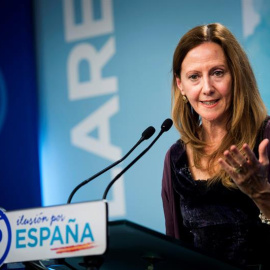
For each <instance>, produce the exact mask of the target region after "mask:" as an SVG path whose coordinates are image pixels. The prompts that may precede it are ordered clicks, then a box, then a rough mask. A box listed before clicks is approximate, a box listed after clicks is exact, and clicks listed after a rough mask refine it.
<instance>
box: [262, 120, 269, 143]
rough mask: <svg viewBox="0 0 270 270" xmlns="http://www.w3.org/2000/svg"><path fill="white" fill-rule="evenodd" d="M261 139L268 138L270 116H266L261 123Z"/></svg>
mask: <svg viewBox="0 0 270 270" xmlns="http://www.w3.org/2000/svg"><path fill="white" fill-rule="evenodd" d="M263 133H264V134H263V138H270V116H269V115H268V116H267V117H266V119H265V121H264V123H263Z"/></svg>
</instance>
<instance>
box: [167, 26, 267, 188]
mask: <svg viewBox="0 0 270 270" xmlns="http://www.w3.org/2000/svg"><path fill="white" fill-rule="evenodd" d="M205 42H214V43H217V44H218V45H220V46H221V48H222V49H223V51H224V54H225V57H226V60H227V63H228V67H229V69H230V73H231V76H232V102H231V105H230V108H229V114H230V115H229V117H228V119H229V120H228V123H227V134H226V136H225V137H224V138H223V140H222V142H221V143H220V146H219V148H218V149H217V150H215V151H214V152H213V153H212V154H210V155H208V158H209V162H208V167H207V168H205V169H208V171H209V172H210V174H211V176H212V178H211V179H209V181H208V183H209V184H211V183H214V182H216V181H217V180H218V179H221V181H222V183H223V184H224V185H225V186H227V187H233V186H234V184H233V183H232V182H231V181H230V178H229V176H228V175H227V174H226V173H225V171H223V170H220V171H215V169H213V168H214V164H215V162H216V161H217V158H219V157H221V156H222V154H223V152H224V151H225V150H226V149H228V148H229V147H230V146H231V145H232V144H234V145H236V146H237V147H238V148H239V149H240V148H241V147H242V145H243V144H244V143H247V144H249V146H250V147H251V148H252V149H253V148H254V146H255V143H256V137H257V134H258V131H259V129H260V127H261V125H262V123H263V121H264V119H265V118H266V115H267V110H266V107H265V105H264V103H263V101H262V99H261V96H260V93H259V91H258V87H257V83H256V79H255V76H254V73H253V71H252V68H251V66H250V63H249V60H248V58H247V55H246V53H245V52H244V50H243V49H242V47H241V45H240V44H239V43H238V41H237V40H236V38H235V37H234V36H233V34H232V33H231V32H230V31H229V30H228V29H227V28H226V27H225V26H223V25H222V24H219V23H213V24H208V25H201V26H197V27H195V28H193V29H191V30H190V31H188V32H187V33H186V34H185V35H184V36H183V37H182V38H181V40H180V41H179V43H178V45H177V47H176V49H175V52H174V56H173V82H172V107H173V108H172V118H173V121H174V125H175V127H176V128H177V129H178V131H179V132H180V135H181V139H182V141H183V142H184V143H185V144H190V146H191V148H192V150H193V156H194V164H195V166H196V167H197V168H201V163H200V160H201V157H202V156H206V154H205V152H204V148H205V146H206V143H205V142H203V141H202V140H200V138H199V130H200V126H201V119H200V116H199V115H198V114H197V113H196V112H195V111H194V110H193V108H192V107H191V106H190V104H189V103H184V101H183V99H182V95H181V93H180V90H179V89H178V87H177V84H176V77H180V73H181V66H182V62H183V60H184V58H185V56H186V55H187V53H188V52H189V51H190V50H191V49H193V48H195V47H197V46H198V45H200V44H202V43H205Z"/></svg>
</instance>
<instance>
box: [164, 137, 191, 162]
mask: <svg viewBox="0 0 270 270" xmlns="http://www.w3.org/2000/svg"><path fill="white" fill-rule="evenodd" d="M185 150H186V148H185V144H184V142H183V141H182V140H181V139H180V140H177V141H176V142H175V143H174V144H173V145H172V146H171V147H170V148H169V150H168V151H167V154H166V156H167V157H169V158H170V160H171V162H173V163H177V161H178V160H179V159H180V157H181V156H182V154H183V153H184V152H185Z"/></svg>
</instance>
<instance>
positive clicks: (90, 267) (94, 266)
mask: <svg viewBox="0 0 270 270" xmlns="http://www.w3.org/2000/svg"><path fill="white" fill-rule="evenodd" d="M154 133H155V128H154V127H152V126H149V127H148V128H147V129H145V130H144V132H143V133H142V136H141V138H140V139H139V141H138V142H137V143H136V144H135V145H134V146H133V147H132V148H131V150H130V151H129V152H128V153H127V154H126V155H125V156H124V157H122V158H121V159H119V160H118V161H116V162H114V163H113V164H111V165H109V166H108V167H106V168H105V169H103V170H101V171H100V172H98V173H96V174H95V175H93V176H92V177H90V178H88V179H86V180H84V181H83V182H81V183H80V184H79V185H77V186H76V187H75V188H74V189H73V191H72V192H71V194H70V195H69V198H68V201H67V203H68V204H69V203H71V200H72V198H73V196H74V194H75V193H76V192H77V191H78V190H79V189H80V188H81V187H82V186H84V185H86V184H87V183H89V182H90V181H92V180H94V179H95V178H96V177H98V176H99V175H101V174H103V173H105V172H106V171H108V170H109V169H111V168H112V167H114V166H116V165H117V164H119V163H120V162H122V161H123V160H124V159H126V158H127V157H128V156H129V155H130V154H131V152H133V150H134V149H135V148H136V147H137V146H138V145H139V144H140V143H141V142H143V141H144V140H148V139H149V138H150V137H151V136H152V135H153V134H154ZM103 261H104V256H103V255H95V256H85V257H83V263H80V265H81V266H84V267H85V268H86V269H87V270H98V269H99V268H100V266H101V265H102V263H103ZM58 263H60V264H62V265H66V266H68V267H69V268H70V269H72V270H76V269H75V268H74V267H73V266H72V265H70V264H69V263H67V262H66V260H65V259H60V260H58Z"/></svg>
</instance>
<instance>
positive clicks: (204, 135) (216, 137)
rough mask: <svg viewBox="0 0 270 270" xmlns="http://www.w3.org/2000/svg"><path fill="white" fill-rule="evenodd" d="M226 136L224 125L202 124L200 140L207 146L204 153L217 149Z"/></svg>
mask: <svg viewBox="0 0 270 270" xmlns="http://www.w3.org/2000/svg"><path fill="white" fill-rule="evenodd" d="M226 134H227V130H226V126H225V125H224V124H213V123H211V122H206V123H202V128H201V132H200V138H201V140H202V141H204V142H205V143H206V144H207V147H206V149H205V150H206V152H208V153H209V151H210V152H212V151H214V150H215V149H217V148H218V147H219V145H220V143H221V142H222V139H223V138H224V136H225V135H226Z"/></svg>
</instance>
